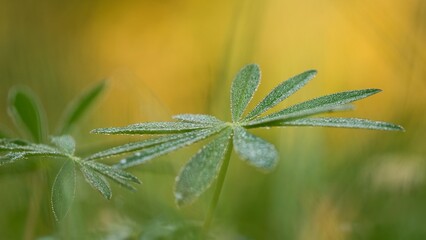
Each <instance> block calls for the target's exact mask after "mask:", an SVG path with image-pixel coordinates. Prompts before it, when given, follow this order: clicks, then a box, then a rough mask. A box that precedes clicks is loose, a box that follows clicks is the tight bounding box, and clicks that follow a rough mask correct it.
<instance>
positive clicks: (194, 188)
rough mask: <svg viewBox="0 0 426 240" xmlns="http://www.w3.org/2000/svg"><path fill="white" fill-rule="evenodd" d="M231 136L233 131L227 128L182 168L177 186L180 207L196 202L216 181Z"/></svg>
mask: <svg viewBox="0 0 426 240" xmlns="http://www.w3.org/2000/svg"><path fill="white" fill-rule="evenodd" d="M231 136H232V130H231V129H230V128H227V129H226V130H224V131H223V132H221V133H220V134H219V136H218V137H217V138H215V139H214V140H213V141H211V142H210V143H208V144H207V145H205V146H204V147H203V148H202V149H201V150H200V151H199V152H198V153H197V154H195V155H194V156H193V157H192V158H191V160H190V161H189V162H188V163H187V164H186V165H185V166H184V167H183V168H182V170H181V172H180V174H179V176H178V177H177V178H176V185H175V199H176V203H177V204H178V206H179V207H182V206H185V205H188V204H190V203H192V202H193V201H194V200H196V199H197V198H198V197H199V196H200V195H201V194H202V193H203V192H204V191H206V190H207V189H208V188H209V187H210V185H211V184H212V182H213V181H214V179H216V177H217V175H218V172H219V169H220V166H221V164H222V161H223V158H224V156H225V153H226V151H227V149H228V147H229V143H230V139H231Z"/></svg>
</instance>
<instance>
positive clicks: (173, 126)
mask: <svg viewBox="0 0 426 240" xmlns="http://www.w3.org/2000/svg"><path fill="white" fill-rule="evenodd" d="M208 127H211V125H209V124H200V123H188V122H147V123H137V124H132V125H129V126H126V127H112V128H98V129H94V130H92V131H91V132H92V133H96V134H130V135H136V134H165V133H167V134H169V133H182V132H188V131H193V130H197V129H203V128H208Z"/></svg>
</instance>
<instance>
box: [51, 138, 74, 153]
mask: <svg viewBox="0 0 426 240" xmlns="http://www.w3.org/2000/svg"><path fill="white" fill-rule="evenodd" d="M51 141H52V143H53V144H54V145H55V146H57V147H58V148H59V149H60V150H61V151H62V152H64V153H66V154H70V155H73V154H74V152H75V141H74V138H73V137H71V136H70V135H63V136H59V137H52V139H51Z"/></svg>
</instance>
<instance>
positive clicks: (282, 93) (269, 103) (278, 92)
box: [244, 70, 317, 120]
mask: <svg viewBox="0 0 426 240" xmlns="http://www.w3.org/2000/svg"><path fill="white" fill-rule="evenodd" d="M316 74H317V71H315V70H310V71H306V72H304V73H301V74H299V75H296V76H294V77H292V78H290V79H288V80H287V81H284V82H282V83H281V84H280V85H278V86H277V87H276V88H274V89H273V90H272V91H271V92H270V93H269V94H268V95H267V96H266V97H265V98H264V99H263V100H262V101H261V102H260V103H259V104H258V105H257V106H256V107H255V108H254V109H253V110H252V111H251V112H250V113H249V114H248V115H247V117H245V118H244V120H252V119H254V118H256V117H257V116H259V115H260V114H262V113H264V112H266V111H267V110H268V109H270V108H272V107H274V106H276V105H277V104H278V103H280V102H282V101H283V100H284V99H286V98H288V97H289V96H291V95H292V94H293V93H295V92H296V91H297V90H299V89H300V88H302V87H303V86H305V84H306V83H308V82H309V81H310V80H311V79H312V78H314V77H315V76H316Z"/></svg>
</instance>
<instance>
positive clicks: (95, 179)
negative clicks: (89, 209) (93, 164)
mask: <svg viewBox="0 0 426 240" xmlns="http://www.w3.org/2000/svg"><path fill="white" fill-rule="evenodd" d="M80 170H81V172H82V173H83V176H84V179H85V180H86V181H87V182H88V183H89V184H90V186H92V187H93V188H94V189H96V190H98V191H99V192H100V193H101V194H102V196H104V198H106V199H108V200H110V199H111V197H112V191H111V187H110V186H109V183H108V181H107V180H106V179H105V178H104V176H102V175H101V174H99V173H97V172H96V171H95V170H93V169H92V168H90V167H86V166H84V165H81V166H80Z"/></svg>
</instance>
